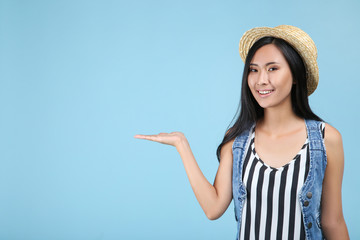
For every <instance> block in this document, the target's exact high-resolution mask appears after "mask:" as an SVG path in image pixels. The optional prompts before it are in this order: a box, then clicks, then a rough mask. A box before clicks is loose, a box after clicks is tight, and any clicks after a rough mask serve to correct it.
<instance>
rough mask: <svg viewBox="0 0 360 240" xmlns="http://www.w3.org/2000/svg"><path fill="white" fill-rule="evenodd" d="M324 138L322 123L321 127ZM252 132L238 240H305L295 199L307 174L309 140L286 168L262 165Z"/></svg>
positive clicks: (298, 205)
mask: <svg viewBox="0 0 360 240" xmlns="http://www.w3.org/2000/svg"><path fill="white" fill-rule="evenodd" d="M321 130H322V137H323V138H324V131H325V123H324V122H322V123H321ZM254 139H255V128H253V129H252V135H251V138H250V144H249V147H248V149H247V150H246V152H245V153H244V154H246V155H245V156H246V157H245V159H244V162H243V171H242V180H243V183H244V186H245V187H246V191H247V198H246V200H245V202H244V207H243V212H242V219H241V226H240V232H239V234H240V235H239V239H241V240H243V239H244V240H248V239H256V240H257V239H274V240H275V239H289V240H292V239H305V230H304V223H303V218H302V213H301V208H300V202H299V200H298V195H299V193H300V190H301V188H302V186H303V184H304V182H305V180H306V177H307V174H308V172H309V164H310V156H309V147H308V145H309V140H308V138H306V141H305V143H304V145H303V146H302V148H301V149H300V151H299V152H298V154H297V155H296V156H295V157H294V158H293V159H292V160H291V161H290V162H288V163H287V164H285V165H284V166H282V167H280V168H274V167H271V166H269V165H267V164H266V163H264V162H263V161H262V160H261V159H260V158H259V156H258V154H257V153H256V151H255V147H254Z"/></svg>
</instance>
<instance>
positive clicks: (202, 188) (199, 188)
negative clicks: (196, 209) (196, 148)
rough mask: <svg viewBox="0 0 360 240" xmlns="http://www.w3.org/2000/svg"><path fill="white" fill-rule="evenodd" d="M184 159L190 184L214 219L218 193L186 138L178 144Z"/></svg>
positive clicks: (210, 216) (202, 205)
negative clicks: (205, 174)
mask: <svg viewBox="0 0 360 240" xmlns="http://www.w3.org/2000/svg"><path fill="white" fill-rule="evenodd" d="M176 149H177V151H178V152H179V154H180V157H181V159H182V161H183V164H184V167H185V171H186V174H187V176H188V178H189V181H190V185H191V187H192V189H193V191H194V193H195V196H196V199H197V200H198V202H199V203H200V206H201V208H202V209H203V211H204V212H205V214H206V216H207V217H208V218H209V219H214V213H213V210H214V209H216V208H215V206H216V203H217V199H218V196H217V193H216V189H215V187H214V186H213V185H212V184H210V183H209V181H208V180H207V179H206V178H205V176H204V174H203V173H202V172H201V170H200V168H199V166H198V164H197V162H196V160H195V157H194V155H193V153H192V151H191V148H190V145H189V143H188V141H187V140H186V139H184V140H183V141H181V143H179V144H178V145H177V146H176Z"/></svg>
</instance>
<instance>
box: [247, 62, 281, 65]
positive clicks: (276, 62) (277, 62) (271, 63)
mask: <svg viewBox="0 0 360 240" xmlns="http://www.w3.org/2000/svg"><path fill="white" fill-rule="evenodd" d="M270 64H279V63H278V62H268V63H266V64H265V66H268V65H270ZM250 65H254V66H259V65H257V64H255V63H250Z"/></svg>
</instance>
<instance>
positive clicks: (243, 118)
mask: <svg viewBox="0 0 360 240" xmlns="http://www.w3.org/2000/svg"><path fill="white" fill-rule="evenodd" d="M267 44H274V45H275V46H276V47H277V48H278V49H279V50H280V51H281V52H282V54H283V55H284V57H285V59H286V61H287V63H288V64H289V66H290V69H291V74H292V77H293V80H294V82H296V84H293V87H292V89H291V103H292V109H293V111H294V113H295V114H296V115H297V116H299V117H301V118H305V119H313V120H318V121H322V119H321V118H320V117H318V116H317V115H315V114H314V113H313V112H312V110H311V108H310V106H309V101H308V91H307V79H306V69H305V65H304V62H303V60H302V58H301V57H300V55H299V54H298V53H297V51H296V50H295V49H294V48H293V47H292V46H291V45H290V44H288V43H287V42H286V41H285V40H283V39H280V38H275V37H264V38H261V39H259V40H258V41H257V42H255V43H254V45H253V46H252V47H251V48H250V50H249V52H248V55H247V57H246V60H245V66H244V72H243V77H242V84H241V98H240V104H239V106H238V109H237V111H236V114H235V116H234V118H235V117H236V116H237V113H238V112H239V111H240V114H239V117H238V118H237V120H236V122H235V123H234V125H233V126H232V127H231V128H230V129H228V131H227V132H226V134H225V136H224V139H223V140H222V142H221V144H220V145H219V146H218V148H217V150H216V156H217V159H218V161H219V162H220V152H221V148H222V147H223V146H224V144H226V143H227V142H229V141H231V140H232V139H234V138H235V137H236V136H238V135H239V134H241V133H242V132H243V131H244V130H245V129H248V128H249V127H251V126H252V124H253V123H255V122H256V121H257V120H258V119H261V118H262V117H263V116H264V109H263V108H262V107H261V106H260V105H259V104H258V103H257V101H256V100H255V98H254V96H253V95H252V93H251V91H250V89H249V86H248V83H247V80H248V74H249V66H250V62H251V60H252V58H253V57H254V55H255V52H256V51H257V50H258V49H259V48H261V47H262V46H264V45H267ZM234 118H233V120H234ZM231 122H232V121H231ZM230 124H231V123H230Z"/></svg>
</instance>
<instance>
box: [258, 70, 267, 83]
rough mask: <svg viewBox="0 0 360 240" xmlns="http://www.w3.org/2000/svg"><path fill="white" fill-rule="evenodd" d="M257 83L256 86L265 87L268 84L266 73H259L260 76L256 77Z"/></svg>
mask: <svg viewBox="0 0 360 240" xmlns="http://www.w3.org/2000/svg"><path fill="white" fill-rule="evenodd" d="M258 76H259V78H258V81H257V84H258V85H266V84H268V83H269V75H268V73H267V71H264V70H263V71H260V74H259V75H258Z"/></svg>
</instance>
